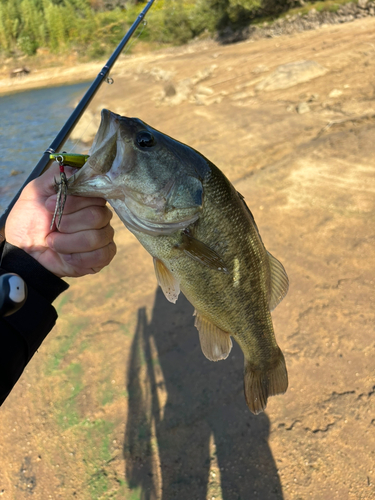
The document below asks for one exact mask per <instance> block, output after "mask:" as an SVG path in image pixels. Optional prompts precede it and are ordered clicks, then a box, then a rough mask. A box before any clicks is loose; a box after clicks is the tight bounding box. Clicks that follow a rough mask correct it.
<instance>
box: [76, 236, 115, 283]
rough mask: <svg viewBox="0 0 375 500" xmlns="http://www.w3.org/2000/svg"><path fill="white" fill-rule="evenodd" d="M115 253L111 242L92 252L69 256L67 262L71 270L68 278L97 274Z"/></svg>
mask: <svg viewBox="0 0 375 500" xmlns="http://www.w3.org/2000/svg"><path fill="white" fill-rule="evenodd" d="M116 251H117V248H116V244H115V243H114V242H113V241H111V242H110V243H108V245H106V246H105V247H103V248H99V249H98V250H93V251H92V252H82V253H75V254H71V255H70V259H69V262H67V264H68V265H69V266H70V269H71V273H70V274H68V276H72V277H78V276H85V275H86V274H95V273H97V272H99V271H100V270H101V269H103V267H105V266H108V264H109V263H110V262H111V261H112V259H113V257H114V256H115V255H116Z"/></svg>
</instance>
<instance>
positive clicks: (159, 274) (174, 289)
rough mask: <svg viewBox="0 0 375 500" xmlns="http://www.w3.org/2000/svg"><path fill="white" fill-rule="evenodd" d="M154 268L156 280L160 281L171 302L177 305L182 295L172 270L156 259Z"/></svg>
mask: <svg viewBox="0 0 375 500" xmlns="http://www.w3.org/2000/svg"><path fill="white" fill-rule="evenodd" d="M154 268H155V274H156V279H157V280H158V283H159V285H160V288H161V289H162V290H163V293H164V295H165V296H166V298H167V299H168V300H169V302H172V303H173V304H175V303H176V302H177V299H178V296H179V294H180V284H179V283H178V281H177V280H176V278H175V277H174V276H173V274H172V273H171V272H170V270H169V269H167V268H166V267H165V265H164V264H163V262H162V261H161V260H159V259H157V258H156V257H154Z"/></svg>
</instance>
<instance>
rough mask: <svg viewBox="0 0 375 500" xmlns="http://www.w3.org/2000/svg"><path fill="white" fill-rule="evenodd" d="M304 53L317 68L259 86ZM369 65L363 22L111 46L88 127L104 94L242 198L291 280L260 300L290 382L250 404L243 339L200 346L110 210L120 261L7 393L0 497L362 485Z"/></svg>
mask: <svg viewBox="0 0 375 500" xmlns="http://www.w3.org/2000/svg"><path fill="white" fill-rule="evenodd" d="M301 60H309V61H315V62H316V63H318V64H320V65H321V66H322V67H324V68H326V70H327V71H326V72H325V73H324V74H322V75H321V76H318V77H316V78H313V79H310V80H308V81H305V82H302V83H296V84H294V85H292V86H290V87H289V88H284V89H278V90H272V91H266V90H257V88H256V87H257V85H258V84H259V83H260V82H261V80H262V79H264V78H266V77H268V76H269V75H271V74H272V72H273V71H274V70H275V69H276V68H277V67H278V66H280V65H282V64H286V63H292V62H297V61H301ZM75 71H78V69H77V70H75ZM374 72H375V19H372V18H370V19H364V20H358V21H356V22H353V23H348V24H343V25H340V26H332V27H326V28H322V29H320V30H316V31H309V32H305V33H302V34H298V35H290V36H282V37H279V38H273V39H263V40H258V41H256V42H243V43H239V44H236V45H228V46H220V45H218V44H216V43H214V42H199V43H196V44H191V45H188V46H185V47H182V48H178V49H168V50H164V51H161V52H156V53H152V54H147V55H143V56H136V57H125V58H123V59H122V60H121V61H120V64H119V65H118V66H117V67H116V69H115V70H114V72H113V75H112V76H113V78H114V80H115V84H114V85H112V86H104V87H103V88H102V90H101V91H100V93H99V95H98V96H97V98H96V99H95V101H94V102H93V103H92V106H91V115H92V116H93V120H94V127H93V129H94V130H95V128H96V127H97V124H98V122H97V120H98V110H100V109H101V108H103V107H107V108H109V109H111V110H113V111H115V112H117V113H121V114H124V115H128V116H137V117H139V118H141V119H143V120H144V121H146V122H148V123H149V124H150V125H152V126H154V127H155V128H158V129H159V130H162V131H163V132H165V133H167V134H169V135H171V136H173V137H175V138H177V139H179V140H180V141H182V142H185V143H187V144H189V145H190V146H193V147H194V148H196V149H197V150H199V151H201V152H202V153H203V154H204V155H206V156H207V157H208V158H210V159H211V160H212V161H213V162H214V163H216V165H217V166H219V167H220V168H221V169H222V170H223V171H224V172H225V174H226V175H227V176H228V177H229V179H230V180H231V181H232V182H233V183H234V185H235V186H236V188H237V189H238V191H239V192H240V193H242V194H243V195H244V196H245V199H246V201H247V203H248V205H249V207H250V208H251V210H252V211H253V214H254V216H255V220H256V221H257V224H258V227H259V230H260V233H261V235H262V238H263V241H264V243H265V245H266V247H267V248H268V250H269V251H270V252H272V253H273V254H274V255H275V256H276V257H277V258H279V259H280V260H281V262H283V264H284V265H285V268H286V270H287V272H288V275H289V278H290V290H289V293H288V295H287V297H286V298H285V299H284V301H283V302H282V303H281V304H280V305H279V306H278V308H277V309H276V311H275V312H274V314H273V318H274V325H275V331H276V337H277V339H278V342H279V344H280V347H281V348H282V350H283V352H284V353H285V357H286V362H287V366H288V371H289V380H290V386H289V389H288V391H287V393H286V394H285V395H283V396H277V397H273V398H271V399H270V401H269V404H268V407H267V410H266V412H265V413H263V414H261V415H258V416H254V415H252V414H251V413H250V412H249V410H248V409H247V406H246V403H245V400H244V396H243V391H242V370H243V356H242V353H241V351H240V349H239V348H238V347H237V346H235V347H234V349H233V351H232V353H231V355H230V357H229V358H228V359H227V360H226V361H221V362H219V363H211V362H209V361H208V360H206V359H205V358H204V356H203V354H202V353H201V351H200V346H199V340H198V333H197V331H196V330H195V328H194V326H193V317H192V313H193V308H192V306H191V305H190V304H189V303H188V302H187V301H186V300H185V299H184V298H183V297H181V298H180V299H179V300H178V303H177V304H176V305H172V304H170V303H168V302H167V301H166V299H165V298H164V297H163V295H162V293H161V292H160V290H158V289H157V287H156V280H155V277H154V272H153V266H152V261H151V257H150V256H149V255H148V254H147V253H146V252H145V251H144V250H143V249H142V247H141V246H140V244H139V243H138V242H137V241H136V240H135V238H134V237H133V236H132V235H131V234H130V233H129V232H128V231H127V230H126V229H125V227H123V225H122V224H121V222H120V221H119V220H118V219H114V226H115V229H116V242H117V245H118V254H117V256H116V258H115V260H114V261H113V263H112V264H111V265H110V266H109V267H108V268H106V269H105V270H103V271H102V272H101V273H99V274H98V275H95V276H89V277H86V278H83V279H80V280H70V284H71V287H70V289H69V290H68V292H66V293H65V294H64V295H63V296H61V297H59V298H58V299H57V301H56V307H57V309H58V312H59V316H60V317H59V321H58V324H57V325H56V327H55V329H54V330H53V331H52V332H51V334H50V335H49V337H48V338H47V339H46V341H45V342H44V344H43V345H42V347H41V348H40V350H39V352H38V353H37V354H36V355H35V356H34V358H33V360H32V361H31V362H30V364H29V366H28V368H27V370H26V371H25V373H24V375H23V376H22V378H21V380H20V381H19V383H18V384H17V386H16V387H15V389H14V391H13V392H12V394H11V395H10V397H9V398H8V400H7V401H6V402H5V404H4V405H3V407H2V408H1V422H0V432H1V436H2V438H1V445H0V496H1V497H2V498H4V499H16V500H23V499H29V498H32V499H35V500H45V499H48V498H52V499H71V498H77V499H82V500H86V499H94V500H98V499H110V498H111V499H126V500H156V499H158V500H159V499H160V500H206V499H210V500H211V499H217V500H219V499H222V500H250V499H259V500H282V499H284V500H305V499H310V498H311V499H314V500H349V499H350V500H358V499H361V500H371V499H375V376H374V374H375V356H374V349H375V337H374V319H375V317H374V316H375V314H374V299H375V293H374V282H375V251H374V244H375V232H374V227H375V92H374ZM96 73H97V71H96V72H94V76H95V74H96ZM85 74H87V76H88V77H91V76H92V75H91V73H90V74H89V72H86V73H85ZM50 76H51V74H50ZM46 81H47V80H46ZM71 81H73V77H72V80H71ZM25 83H26V80H25ZM48 83H49V84H53V83H61V82H60V81H59V82H56V81H55V80H53V79H52V80H51V78H50V79H49V80H48ZM0 85H1V83H0ZM95 120H96V121H95ZM87 130H89V129H87ZM77 134H78V137H79V138H80V139H81V140H87V141H89V139H90V133H89V134H88V135H86V137H85V132H84V131H83V130H79V131H78V132H77ZM83 149H84V148H83V147H82V150H83Z"/></svg>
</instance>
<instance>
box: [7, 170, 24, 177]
mask: <svg viewBox="0 0 375 500" xmlns="http://www.w3.org/2000/svg"><path fill="white" fill-rule="evenodd" d="M20 174H23V171H22V170H11V172H10V174H9V175H11V176H12V177H14V176H15V175H20Z"/></svg>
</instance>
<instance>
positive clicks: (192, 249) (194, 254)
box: [178, 233, 228, 274]
mask: <svg viewBox="0 0 375 500" xmlns="http://www.w3.org/2000/svg"><path fill="white" fill-rule="evenodd" d="M178 248H180V250H183V251H184V252H185V254H186V255H188V256H189V257H191V258H192V259H194V260H197V261H198V262H200V263H201V264H204V265H205V266H207V267H210V268H211V269H215V271H220V272H222V273H225V274H227V273H228V269H227V267H226V265H225V262H224V261H223V259H222V258H221V257H220V255H219V254H217V253H216V252H215V250H212V248H210V247H209V246H208V245H206V243H203V242H202V241H199V240H197V239H196V238H193V237H192V236H191V235H190V234H187V233H183V234H182V243H181V245H180V246H179V247H178Z"/></svg>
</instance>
